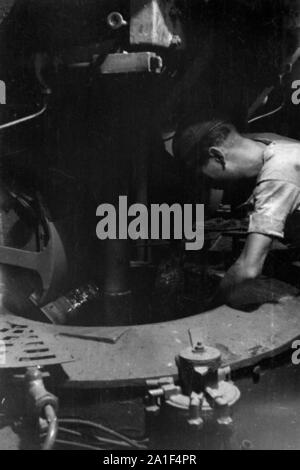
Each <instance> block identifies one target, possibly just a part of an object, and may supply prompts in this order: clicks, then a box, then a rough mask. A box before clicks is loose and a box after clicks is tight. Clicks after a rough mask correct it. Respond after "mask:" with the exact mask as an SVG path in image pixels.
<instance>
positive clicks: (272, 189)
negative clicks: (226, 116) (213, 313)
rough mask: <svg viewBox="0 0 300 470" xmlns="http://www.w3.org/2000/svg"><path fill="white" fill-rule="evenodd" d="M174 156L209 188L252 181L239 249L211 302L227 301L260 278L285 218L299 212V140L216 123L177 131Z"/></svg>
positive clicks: (224, 123)
mask: <svg viewBox="0 0 300 470" xmlns="http://www.w3.org/2000/svg"><path fill="white" fill-rule="evenodd" d="M174 152H175V154H176V155H178V156H179V157H180V158H181V159H183V160H184V162H185V165H186V167H187V169H189V170H191V171H193V172H195V173H196V174H197V175H199V174H204V175H206V177H208V178H209V179H211V180H212V181H213V182H214V184H215V186H218V187H222V186H223V185H225V184H228V183H230V184H234V183H235V182H237V181H238V180H243V179H250V178H252V179H253V178H254V181H256V185H255V189H254V191H253V194H252V198H251V199H252V207H253V210H252V213H251V214H250V220H249V228H248V237H247V241H246V244H245V247H244V249H243V251H242V254H241V255H240V257H239V259H238V260H237V261H236V263H235V264H234V265H233V266H232V267H231V268H230V269H229V271H228V272H227V274H226V275H225V277H224V279H223V280H222V282H221V285H220V289H219V292H218V296H217V297H218V299H217V303H223V302H228V303H230V299H231V298H232V297H233V296H234V294H235V292H236V290H237V288H240V287H241V285H242V284H244V283H247V281H250V280H253V279H256V278H258V277H259V276H260V275H261V273H262V270H263V266H264V263H265V260H266V257H267V254H268V252H269V250H270V248H271V245H272V241H273V240H274V238H279V239H282V238H283V237H284V230H285V225H286V221H287V218H288V216H289V215H290V214H292V213H293V212H295V211H297V210H300V142H298V141H294V140H291V139H288V138H285V137H280V136H276V135H271V137H270V138H269V139H266V138H262V135H260V138H259V139H258V138H254V137H251V136H244V135H241V134H240V133H239V132H238V131H237V130H236V128H235V127H234V126H233V125H232V124H231V123H230V122H226V121H221V120H216V121H210V122H205V123H201V124H196V125H192V126H189V127H187V128H185V129H184V130H183V131H180V132H178V133H177V136H176V138H175V141H174Z"/></svg>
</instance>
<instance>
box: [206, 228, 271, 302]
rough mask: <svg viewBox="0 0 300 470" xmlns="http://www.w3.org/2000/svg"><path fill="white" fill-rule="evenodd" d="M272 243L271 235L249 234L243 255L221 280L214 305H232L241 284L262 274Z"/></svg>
mask: <svg viewBox="0 0 300 470" xmlns="http://www.w3.org/2000/svg"><path fill="white" fill-rule="evenodd" d="M271 245H272V238H271V237H269V236H266V235H262V234H259V233H251V234H249V235H248V238H247V241H246V244H245V247H244V249H243V252H242V254H241V256H240V257H239V259H238V260H237V261H236V263H235V264H234V265H233V266H232V267H231V268H230V269H229V271H228V272H227V273H226V275H225V277H224V279H223V280H222V281H221V284H220V287H219V289H218V292H217V294H216V296H215V298H214V301H213V305H214V306H216V305H217V304H218V305H222V304H224V303H228V304H229V305H230V304H231V303H232V302H231V300H232V299H233V298H234V297H235V293H238V290H239V288H240V287H241V285H243V284H244V283H247V281H250V280H253V279H256V278H257V277H259V276H260V275H261V273H262V270H263V266H264V263H265V260H266V257H267V255H268V252H269V250H270V248H271Z"/></svg>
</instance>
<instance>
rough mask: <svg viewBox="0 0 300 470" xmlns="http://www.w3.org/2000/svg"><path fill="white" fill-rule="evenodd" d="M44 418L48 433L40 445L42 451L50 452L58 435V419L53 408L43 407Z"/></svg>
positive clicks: (49, 406)
mask: <svg viewBox="0 0 300 470" xmlns="http://www.w3.org/2000/svg"><path fill="white" fill-rule="evenodd" d="M44 412H45V417H46V420H47V422H48V432H47V436H46V439H45V441H44V443H43V445H42V450H52V449H53V447H54V445H55V442H56V439H57V434H58V419H57V416H56V413H55V410H54V408H53V406H51V405H47V406H45V411H44Z"/></svg>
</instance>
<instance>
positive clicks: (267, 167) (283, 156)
mask: <svg viewBox="0 0 300 470" xmlns="http://www.w3.org/2000/svg"><path fill="white" fill-rule="evenodd" d="M270 180H278V181H283V182H288V183H292V184H294V185H296V186H297V187H299V188H300V142H298V141H292V140H283V139H278V140H274V139H272V142H271V143H270V145H268V147H266V150H265V152H264V161H263V167H262V169H261V172H260V174H259V176H258V180H257V181H258V183H260V182H262V181H270Z"/></svg>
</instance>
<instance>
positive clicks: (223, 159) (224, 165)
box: [201, 147, 244, 184]
mask: <svg viewBox="0 0 300 470" xmlns="http://www.w3.org/2000/svg"><path fill="white" fill-rule="evenodd" d="M243 157H244V155H243V151H242V149H236V148H233V147H232V148H226V149H223V148H222V147H220V148H218V147H213V148H212V149H210V157H209V159H208V162H207V163H206V164H205V165H204V166H203V167H202V168H201V172H202V173H203V174H204V175H205V176H207V177H208V178H209V179H210V180H212V181H213V182H215V183H217V184H218V183H221V184H222V183H227V182H229V181H236V180H238V179H240V178H242V177H243V176H244V175H243V173H244V165H242V162H243V161H244V158H243Z"/></svg>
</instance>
